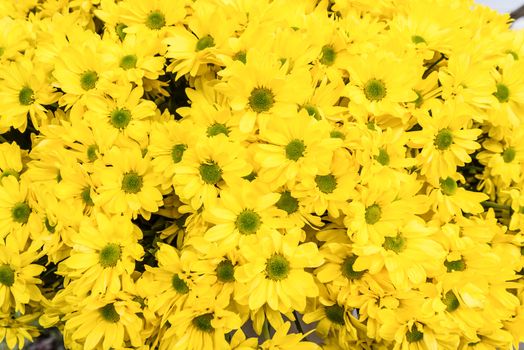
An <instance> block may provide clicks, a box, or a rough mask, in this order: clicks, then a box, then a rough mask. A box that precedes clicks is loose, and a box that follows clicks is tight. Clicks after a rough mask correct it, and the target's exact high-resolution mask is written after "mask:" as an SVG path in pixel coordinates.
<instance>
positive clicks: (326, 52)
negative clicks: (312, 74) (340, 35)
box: [320, 45, 337, 66]
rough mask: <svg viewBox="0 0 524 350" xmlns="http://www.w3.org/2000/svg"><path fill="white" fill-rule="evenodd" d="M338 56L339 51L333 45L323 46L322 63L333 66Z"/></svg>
mask: <svg viewBox="0 0 524 350" xmlns="http://www.w3.org/2000/svg"><path fill="white" fill-rule="evenodd" d="M336 58H337V53H336V52H335V49H334V48H333V46H331V45H324V46H322V54H321V56H320V63H322V64H324V65H326V66H331V65H332V64H333V63H335V59H336Z"/></svg>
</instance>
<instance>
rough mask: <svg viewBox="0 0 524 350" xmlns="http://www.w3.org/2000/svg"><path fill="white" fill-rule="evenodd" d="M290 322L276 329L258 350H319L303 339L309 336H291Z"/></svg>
mask: <svg viewBox="0 0 524 350" xmlns="http://www.w3.org/2000/svg"><path fill="white" fill-rule="evenodd" d="M290 327H291V323H290V322H286V323H284V324H283V325H282V326H281V327H279V328H278V329H276V332H275V334H273V337H272V338H271V339H268V340H266V341H265V342H263V343H262V344H261V345H260V349H267V350H269V349H279V350H320V349H321V347H320V346H319V345H317V344H315V343H313V342H309V341H304V340H303V339H304V338H305V337H306V336H307V335H308V334H309V333H306V334H293V333H290V334H288V332H289V328H290Z"/></svg>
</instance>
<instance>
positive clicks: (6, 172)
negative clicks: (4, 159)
mask: <svg viewBox="0 0 524 350" xmlns="http://www.w3.org/2000/svg"><path fill="white" fill-rule="evenodd" d="M6 176H14V177H16V179H17V180H18V179H20V174H18V171H16V170H15V169H6V170H4V171H3V172H2V174H0V179H3V178H4V177H6Z"/></svg>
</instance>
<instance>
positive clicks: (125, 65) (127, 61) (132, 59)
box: [120, 55, 138, 70]
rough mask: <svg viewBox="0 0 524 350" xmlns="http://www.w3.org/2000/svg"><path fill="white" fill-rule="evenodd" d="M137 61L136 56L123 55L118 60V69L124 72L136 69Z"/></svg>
mask: <svg viewBox="0 0 524 350" xmlns="http://www.w3.org/2000/svg"><path fill="white" fill-rule="evenodd" d="M137 61H138V58H137V57H136V55H125V56H124V57H122V59H121V60H120V68H122V69H125V70H128V69H131V68H136V63H137Z"/></svg>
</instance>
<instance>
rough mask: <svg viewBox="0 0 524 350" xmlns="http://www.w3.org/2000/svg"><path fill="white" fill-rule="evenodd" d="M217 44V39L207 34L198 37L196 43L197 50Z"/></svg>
mask: <svg viewBox="0 0 524 350" xmlns="http://www.w3.org/2000/svg"><path fill="white" fill-rule="evenodd" d="M213 46H215V39H213V37H212V36H211V35H206V36H203V37H201V38H200V39H198V41H197V43H196V47H195V50H196V51H202V50H205V49H207V48H208V47H213Z"/></svg>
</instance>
